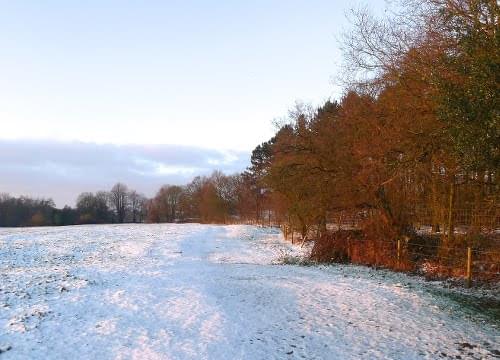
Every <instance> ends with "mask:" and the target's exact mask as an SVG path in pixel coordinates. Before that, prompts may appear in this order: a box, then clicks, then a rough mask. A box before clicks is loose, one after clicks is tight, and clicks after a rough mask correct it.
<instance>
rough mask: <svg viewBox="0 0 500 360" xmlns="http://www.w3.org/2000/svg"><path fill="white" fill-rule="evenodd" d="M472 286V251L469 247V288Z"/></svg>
mask: <svg viewBox="0 0 500 360" xmlns="http://www.w3.org/2000/svg"><path fill="white" fill-rule="evenodd" d="M471 285H472V249H471V247H470V246H469V247H468V248H467V287H468V288H469V287H471Z"/></svg>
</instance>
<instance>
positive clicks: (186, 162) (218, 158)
mask: <svg viewBox="0 0 500 360" xmlns="http://www.w3.org/2000/svg"><path fill="white" fill-rule="evenodd" d="M248 159H249V154H248V153H247V152H241V151H228V150H224V151H219V150H213V149H205V148H201V147H194V146H178V145H102V144H93V143H81V142H56V141H32V140H29V141H28V140H25V141H18V140H16V141H14V140H0V192H9V193H11V194H15V195H21V194H24V195H32V196H44V197H51V198H53V199H54V201H56V203H57V205H59V206H62V205H64V204H70V205H72V204H73V203H74V200H75V198H76V196H77V195H78V193H79V192H81V191H95V190H100V189H108V188H110V187H111V186H112V185H113V183H115V182H116V181H122V182H125V183H127V184H128V185H129V186H130V187H133V188H135V189H137V190H138V191H141V192H144V193H145V194H146V195H152V194H153V193H154V192H155V191H156V190H157V189H158V187H159V186H161V185H162V184H166V183H171V184H182V183H186V182H188V181H189V180H190V179H191V178H192V177H194V176H196V175H203V174H209V173H210V172H212V171H213V170H214V169H220V170H222V171H224V172H227V173H233V172H237V171H241V170H243V169H244V168H245V167H246V166H247V164H248Z"/></svg>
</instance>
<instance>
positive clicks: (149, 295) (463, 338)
mask: <svg viewBox="0 0 500 360" xmlns="http://www.w3.org/2000/svg"><path fill="white" fill-rule="evenodd" d="M298 251H299V250H298V249H292V248H291V247H290V245H288V244H285V243H284V242H282V239H281V236H280V235H279V233H278V232H276V231H273V230H269V229H267V230H266V229H260V228H255V227H249V226H206V225H191V224H189V225H120V226H112V225H105V226H74V227H64V228H31V229H1V230H0V359H1V360H3V359H4V358H5V359H286V358H297V359H301V358H306V359H336V358H338V359H351V358H352V359H359V358H367V359H373V358H394V359H418V358H429V359H435V358H462V359H465V358H477V359H479V358H493V357H495V356H497V357H498V356H500V352H499V350H500V347H499V345H498V344H499V342H500V337H499V335H500V333H499V324H498V320H495V319H494V318H493V317H491V316H488V314H484V313H480V312H476V311H475V310H474V309H473V308H472V307H468V306H464V305H463V304H462V303H461V302H459V301H456V300H455V299H454V298H453V296H448V294H447V293H446V291H433V290H432V287H429V286H428V285H425V284H424V283H423V282H422V281H421V280H418V279H415V278H411V277H408V276H405V275H401V274H392V273H388V272H377V271H373V270H370V269H366V268H362V267H355V266H347V267H342V266H331V267H316V266H312V267H303V266H292V265H276V262H277V260H278V258H279V257H280V256H282V255H283V254H284V253H289V252H292V253H293V252H298Z"/></svg>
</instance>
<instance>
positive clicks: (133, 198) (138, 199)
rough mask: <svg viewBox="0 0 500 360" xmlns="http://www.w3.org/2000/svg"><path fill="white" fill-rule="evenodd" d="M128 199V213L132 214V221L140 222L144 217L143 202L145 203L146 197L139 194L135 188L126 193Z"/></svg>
mask: <svg viewBox="0 0 500 360" xmlns="http://www.w3.org/2000/svg"><path fill="white" fill-rule="evenodd" d="M128 200H129V206H130V213H131V215H132V222H134V223H135V222H142V220H143V217H144V211H143V210H144V204H145V203H146V200H147V199H146V197H145V196H144V195H142V194H139V193H138V192H137V191H135V190H131V191H130V192H129V193H128Z"/></svg>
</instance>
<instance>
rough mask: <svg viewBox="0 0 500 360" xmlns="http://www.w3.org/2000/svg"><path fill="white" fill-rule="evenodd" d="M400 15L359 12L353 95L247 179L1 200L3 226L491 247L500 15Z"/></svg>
mask: <svg viewBox="0 0 500 360" xmlns="http://www.w3.org/2000/svg"><path fill="white" fill-rule="evenodd" d="M400 5H401V6H400V7H398V9H397V11H396V12H394V13H391V14H388V15H387V16H386V17H384V18H377V17H375V16H373V15H372V14H371V13H370V12H368V11H365V10H356V11H353V13H352V14H351V22H352V24H353V28H352V29H351V30H350V31H349V32H346V33H345V34H344V36H343V38H342V44H341V45H342V50H343V53H344V60H345V61H344V66H343V69H342V79H341V80H342V81H343V83H344V85H345V92H344V96H343V97H342V98H341V99H339V100H338V101H336V100H335V101H333V100H332V101H327V102H325V103H324V104H323V105H321V106H319V107H317V108H313V107H311V106H308V105H297V106H296V108H294V109H292V110H291V111H290V113H289V114H288V115H287V116H286V117H285V118H284V119H282V120H280V121H277V131H276V134H275V136H274V137H273V138H271V139H269V141H267V142H264V143H263V144H260V145H258V146H257V147H256V148H255V149H254V151H253V152H252V156H251V165H250V166H249V167H248V169H247V170H246V171H244V172H243V173H241V174H230V175H228V174H223V173H221V172H217V171H216V172H214V173H213V174H212V175H211V176H200V177H196V178H195V179H193V181H192V182H190V183H189V184H187V185H185V186H177V185H165V186H164V187H162V188H161V189H159V191H158V193H157V194H156V196H155V197H154V198H152V199H146V198H145V197H144V196H142V195H140V194H138V193H137V192H135V191H131V190H129V189H127V187H126V186H125V185H123V184H116V185H115V186H114V187H113V189H111V190H110V191H108V192H98V193H83V194H81V195H80V196H79V197H78V200H77V204H76V208H74V209H73V208H64V209H56V208H55V207H54V204H53V203H52V201H50V200H33V199H29V198H12V197H9V196H7V195H4V196H2V197H1V198H0V225H2V226H19V225H22V226H28V225H66V224H88V223H109V222H118V223H121V222H184V221H198V222H204V223H235V222H252V223H262V224H265V223H272V224H279V225H280V226H282V227H283V228H286V229H287V230H286V231H287V232H288V233H290V232H291V233H292V234H293V233H295V232H297V233H298V236H300V238H301V239H306V238H312V237H314V238H317V239H321V238H323V237H325V236H330V237H332V236H333V235H331V234H330V235H328V233H329V232H331V231H330V230H331V229H330V227H329V226H330V225H331V224H336V225H337V227H338V229H341V224H342V223H343V222H345V223H348V224H349V225H350V226H351V228H356V231H358V232H360V234H361V235H360V234H357V235H356V236H358V237H363V238H364V239H365V240H366V239H368V238H369V239H373V241H374V243H373V244H371V245H366V246H379V247H383V246H385V245H383V244H382V243H380V244H378V245H377V243H376V240H377V239H384V241H388V240H393V239H403V238H405V239H408V238H410V239H414V238H415V237H416V236H417V235H416V233H417V230H418V229H419V228H421V227H422V226H428V227H429V231H430V233H431V234H439V242H438V243H435V242H433V243H432V244H434V245H433V246H436V247H440V248H443V247H444V248H447V247H449V246H451V245H452V244H455V243H456V242H468V243H473V242H474V241H476V242H477V241H479V242H480V246H486V245H484V241H486V240H484V239H483V237H484V235H481V236H483V237H480V234H483V233H484V232H485V231H486V232H488V231H490V232H491V231H493V230H494V229H497V228H498V227H499V223H500V212H499V202H498V199H499V184H498V176H499V175H500V173H499V167H500V149H499V144H500V123H499V116H500V115H499V110H500V106H499V105H500V104H499V99H500V97H499V84H500V69H499V65H500V31H499V23H498V18H499V6H498V4H497V1H496V0H408V1H405V2H404V3H401V4H400ZM458 228H460V229H462V228H463V231H461V232H458V233H466V234H468V236H466V237H463V236H458V235H457V236H455V234H456V233H457V229H458ZM478 234H479V235H478ZM478 239H479V240H478ZM481 239H483V240H481ZM488 239H490V238H488ZM325 241H326V240H325ZM429 241H430V240H429ZM481 241H483V242H481ZM488 241H489V240H488ZM339 243H340V242H339V241H337V244H339ZM436 244H437V245H436ZM474 244H475V243H474ZM345 246H347V245H345ZM391 246H392V245H391ZM478 246H479V245H478ZM491 246H493V245H491ZM495 246H497V245H495ZM366 249H368V248H365V250H366ZM497 249H498V248H497ZM355 250H356V249H354V248H350V249H341V248H339V249H336V250H335V251H337V252H334V253H333V255H332V256H346V257H348V258H349V259H352V258H353V256H355V255H353V254H354V253H355ZM353 251H354V253H353ZM349 252H350V253H349ZM366 252H369V251H368V250H366ZM339 254H340V255H339ZM380 261H381V262H383V260H380Z"/></svg>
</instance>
